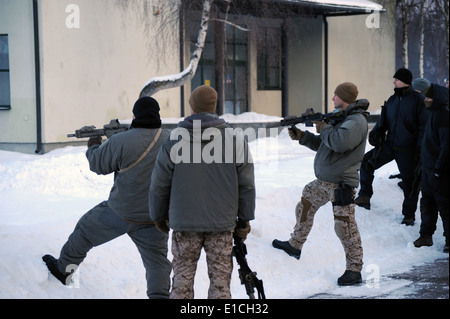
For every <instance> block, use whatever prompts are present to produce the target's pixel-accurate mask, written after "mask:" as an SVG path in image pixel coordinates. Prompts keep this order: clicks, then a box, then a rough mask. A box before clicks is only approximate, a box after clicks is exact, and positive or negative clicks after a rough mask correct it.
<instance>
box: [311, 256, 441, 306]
mask: <svg viewBox="0 0 450 319" xmlns="http://www.w3.org/2000/svg"><path fill="white" fill-rule="evenodd" d="M382 280H385V281H389V282H390V283H391V286H392V283H395V281H399V283H401V284H399V285H398V288H396V289H390V290H389V292H383V291H380V293H379V294H377V295H375V296H374V295H371V296H369V297H367V296H357V297H355V296H351V297H350V296H345V295H340V294H339V289H336V290H334V291H333V292H332V293H320V294H317V295H314V296H312V297H310V299H449V259H448V257H447V258H443V259H438V260H436V261H434V262H432V263H427V264H425V265H422V266H416V267H414V268H413V269H412V270H410V271H408V272H405V273H400V274H395V275H389V276H387V277H385V278H382Z"/></svg>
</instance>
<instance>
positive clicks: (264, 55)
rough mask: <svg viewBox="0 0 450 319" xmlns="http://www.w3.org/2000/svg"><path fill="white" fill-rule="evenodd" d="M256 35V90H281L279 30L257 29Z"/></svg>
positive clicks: (275, 28) (278, 28)
mask: <svg viewBox="0 0 450 319" xmlns="http://www.w3.org/2000/svg"><path fill="white" fill-rule="evenodd" d="M258 35H259V37H258V47H257V58H256V59H257V89H258V90H260V91H262V90H281V88H282V83H281V82H282V79H281V56H282V52H281V28H280V27H259V32H258ZM273 74H276V77H275V78H273ZM272 82H274V83H275V84H272Z"/></svg>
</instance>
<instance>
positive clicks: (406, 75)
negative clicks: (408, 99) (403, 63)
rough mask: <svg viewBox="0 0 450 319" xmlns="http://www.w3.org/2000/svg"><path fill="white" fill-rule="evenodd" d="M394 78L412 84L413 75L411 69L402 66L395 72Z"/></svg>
mask: <svg viewBox="0 0 450 319" xmlns="http://www.w3.org/2000/svg"><path fill="white" fill-rule="evenodd" d="M393 78H394V79H397V80H400V81H402V82H403V83H405V84H408V85H411V83H412V78H413V76H412V73H411V71H410V70H408V69H405V68H401V69H398V70H397V72H395V74H394V76H393Z"/></svg>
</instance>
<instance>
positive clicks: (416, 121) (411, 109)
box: [355, 68, 427, 226]
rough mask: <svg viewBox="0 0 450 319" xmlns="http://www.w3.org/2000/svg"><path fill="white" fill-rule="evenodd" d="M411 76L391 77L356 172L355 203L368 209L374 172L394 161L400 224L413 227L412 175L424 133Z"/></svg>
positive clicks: (421, 108)
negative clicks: (400, 190) (399, 193)
mask: <svg viewBox="0 0 450 319" xmlns="http://www.w3.org/2000/svg"><path fill="white" fill-rule="evenodd" d="M411 82H412V73H411V71H409V70H408V69H405V68H401V69H399V70H397V72H396V73H395V74H394V82H393V83H394V92H395V93H394V94H393V95H392V96H391V97H389V99H388V100H387V101H386V102H385V104H384V107H383V108H382V112H381V116H380V119H379V120H378V122H377V124H376V125H375V126H374V128H373V129H372V131H371V132H370V134H369V143H370V144H371V145H373V146H375V148H374V149H372V150H370V151H369V152H367V153H366V154H365V155H364V159H363V162H362V164H361V171H360V184H361V189H360V191H359V197H358V198H356V199H355V204H357V205H359V206H361V207H364V208H366V209H370V198H371V197H372V195H373V188H372V182H373V180H374V172H375V170H377V169H378V168H380V167H382V166H383V165H385V164H387V163H389V162H391V161H392V160H395V161H396V163H397V166H398V169H399V171H400V176H401V179H402V181H403V194H404V200H403V205H402V213H403V215H404V218H403V220H402V224H405V225H407V226H410V225H414V220H415V212H416V209H417V200H418V196H419V192H417V191H414V190H413V188H412V186H413V182H414V176H415V174H414V172H415V170H416V168H417V165H418V164H419V157H420V145H421V142H422V137H423V134H424V131H425V124H426V119H427V118H426V112H425V104H424V96H423V95H422V94H420V93H418V92H416V91H415V90H414V88H413V87H412V85H411Z"/></svg>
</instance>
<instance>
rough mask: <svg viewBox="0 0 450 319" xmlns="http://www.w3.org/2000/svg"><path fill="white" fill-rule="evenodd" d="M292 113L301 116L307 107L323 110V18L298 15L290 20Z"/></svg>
mask: <svg viewBox="0 0 450 319" xmlns="http://www.w3.org/2000/svg"><path fill="white" fill-rule="evenodd" d="M288 23H289V25H291V28H290V29H289V30H288V33H289V35H288V37H289V43H288V46H289V53H288V54H289V65H288V79H289V83H288V87H289V95H288V101H289V102H288V103H289V110H288V113H289V115H296V116H299V115H301V114H302V113H304V112H305V111H306V109H307V108H313V109H314V111H316V112H322V111H323V105H324V104H323V96H324V82H323V81H324V68H323V67H324V65H323V63H324V58H323V57H324V48H323V19H322V17H321V16H319V17H316V18H307V17H302V18H297V19H295V20H291V21H289V22H288Z"/></svg>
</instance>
